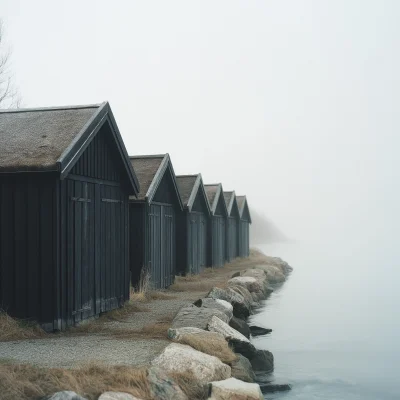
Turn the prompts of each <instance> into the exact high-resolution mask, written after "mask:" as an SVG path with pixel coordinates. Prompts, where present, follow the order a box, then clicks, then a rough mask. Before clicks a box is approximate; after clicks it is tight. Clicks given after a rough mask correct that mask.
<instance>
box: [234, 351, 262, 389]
mask: <svg viewBox="0 0 400 400" xmlns="http://www.w3.org/2000/svg"><path fill="white" fill-rule="evenodd" d="M237 357H238V358H237V360H236V361H234V362H233V363H232V365H231V369H232V377H233V378H236V379H240V380H241V381H244V382H250V383H252V382H254V381H255V379H256V375H255V374H254V371H253V367H252V366H251V363H250V361H249V359H248V358H246V357H245V356H243V355H241V354H238V355H237Z"/></svg>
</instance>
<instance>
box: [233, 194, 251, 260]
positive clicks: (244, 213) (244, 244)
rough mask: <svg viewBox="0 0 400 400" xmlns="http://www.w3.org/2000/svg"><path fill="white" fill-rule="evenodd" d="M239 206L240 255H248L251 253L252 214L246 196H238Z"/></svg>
mask: <svg viewBox="0 0 400 400" xmlns="http://www.w3.org/2000/svg"><path fill="white" fill-rule="evenodd" d="M236 201H237V204H238V207H239V216H240V222H239V257H248V256H249V255H250V236H249V228H250V224H251V216H250V210H249V205H248V204H247V198H246V196H236Z"/></svg>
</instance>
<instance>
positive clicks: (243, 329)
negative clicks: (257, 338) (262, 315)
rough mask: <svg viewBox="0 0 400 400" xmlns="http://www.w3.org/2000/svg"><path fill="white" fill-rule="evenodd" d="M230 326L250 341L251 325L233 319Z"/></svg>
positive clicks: (238, 319)
mask: <svg viewBox="0 0 400 400" xmlns="http://www.w3.org/2000/svg"><path fill="white" fill-rule="evenodd" d="M229 326H230V327H231V328H233V329H236V330H237V331H238V332H240V333H241V334H242V335H243V336H246V337H247V339H250V328H249V325H247V323H246V322H245V321H243V320H242V319H240V318H236V317H232V319H231V320H230V321H229Z"/></svg>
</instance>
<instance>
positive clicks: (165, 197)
mask: <svg viewBox="0 0 400 400" xmlns="http://www.w3.org/2000/svg"><path fill="white" fill-rule="evenodd" d="M130 159H131V163H132V166H133V168H134V170H135V172H136V175H137V177H138V180H139V183H140V193H139V195H138V196H137V198H134V197H131V199H130V206H129V210H130V224H129V226H130V264H131V274H132V284H133V285H134V286H137V285H138V283H139V281H140V278H141V275H142V274H149V275H150V280H151V285H152V287H153V288H154V289H160V288H166V287H168V286H170V285H171V284H172V283H173V282H174V278H175V274H176V218H177V213H181V212H182V201H181V197H180V195H179V191H178V187H177V183H176V179H175V173H174V169H173V167H172V163H171V159H170V156H169V154H162V155H150V156H137V157H130ZM142 276H143V275H142Z"/></svg>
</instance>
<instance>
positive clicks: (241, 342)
mask: <svg viewBox="0 0 400 400" xmlns="http://www.w3.org/2000/svg"><path fill="white" fill-rule="evenodd" d="M208 330H209V331H211V332H218V333H221V334H222V335H223V336H224V338H225V339H226V340H227V341H228V342H229V344H230V345H231V346H232V347H233V350H234V351H235V353H240V354H242V355H244V356H245V357H247V358H252V357H254V356H255V355H256V348H255V347H254V346H253V345H252V344H251V343H250V340H249V339H247V337H246V336H244V335H242V334H241V333H240V332H238V331H237V330H235V329H233V328H232V327H230V326H229V325H228V324H227V323H225V322H224V321H221V320H220V319H219V318H218V317H215V316H214V317H212V318H211V321H210V323H209V324H208Z"/></svg>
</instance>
